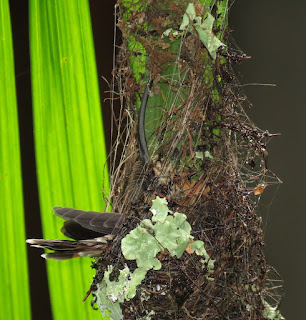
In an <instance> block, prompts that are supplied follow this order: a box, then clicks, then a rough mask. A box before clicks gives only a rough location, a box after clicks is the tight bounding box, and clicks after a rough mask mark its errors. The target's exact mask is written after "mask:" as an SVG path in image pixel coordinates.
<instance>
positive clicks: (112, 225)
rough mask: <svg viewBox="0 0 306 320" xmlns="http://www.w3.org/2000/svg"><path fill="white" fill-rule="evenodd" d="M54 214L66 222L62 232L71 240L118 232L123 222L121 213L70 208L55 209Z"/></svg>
mask: <svg viewBox="0 0 306 320" xmlns="http://www.w3.org/2000/svg"><path fill="white" fill-rule="evenodd" d="M53 211H54V214H55V215H56V216H58V217H60V218H62V219H64V220H66V221H65V223H64V226H63V227H62V229H61V231H62V233H63V234H64V235H66V236H67V237H69V238H72V239H76V240H82V239H92V238H97V237H101V236H103V235H108V234H113V233H115V232H117V231H118V230H119V229H120V228H121V226H122V222H123V216H122V215H121V214H119V213H105V212H96V211H84V210H78V209H73V208H70V207H54V208H53Z"/></svg>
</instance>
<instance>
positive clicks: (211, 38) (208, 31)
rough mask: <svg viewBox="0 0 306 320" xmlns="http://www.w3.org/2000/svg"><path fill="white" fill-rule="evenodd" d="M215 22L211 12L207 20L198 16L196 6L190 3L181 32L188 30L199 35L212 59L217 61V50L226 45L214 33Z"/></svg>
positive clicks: (207, 15)
mask: <svg viewBox="0 0 306 320" xmlns="http://www.w3.org/2000/svg"><path fill="white" fill-rule="evenodd" d="M214 22H215V19H214V17H213V16H212V15H211V14H210V13H209V12H207V13H206V18H205V19H202V17H198V16H196V11H195V6H194V4H193V3H189V4H188V6H187V9H186V13H185V14H184V16H183V21H182V24H181V26H180V30H188V31H189V32H191V33H195V34H197V35H198V37H199V38H200V40H201V41H202V43H203V44H204V46H205V47H206V48H207V50H208V52H209V54H210V55H211V57H212V58H213V59H216V51H217V49H218V48H219V47H221V46H225V45H224V44H223V43H222V42H221V41H220V40H219V39H218V38H217V37H216V36H215V35H214V34H213V32H212V28H213V24H214Z"/></svg>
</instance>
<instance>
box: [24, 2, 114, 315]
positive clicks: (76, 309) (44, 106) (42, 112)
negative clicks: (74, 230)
mask: <svg viewBox="0 0 306 320" xmlns="http://www.w3.org/2000/svg"><path fill="white" fill-rule="evenodd" d="M30 49H31V50H30V53H31V74H32V95H33V116H34V132H35V151H36V163H37V175H38V187H39V197H40V208H41V214H42V222H43V233H44V237H45V238H51V239H52V238H53V239H54V238H61V237H63V236H62V235H61V233H60V228H61V225H62V221H60V219H58V218H56V217H55V216H54V215H53V214H52V209H51V208H52V207H53V206H57V205H59V206H71V207H76V208H80V209H84V210H97V211H99V210H102V209H103V206H104V203H103V201H102V194H101V190H102V189H103V187H104V188H105V189H106V190H107V189H108V177H107V175H106V171H107V170H106V168H105V169H104V178H105V180H104V182H103V166H104V165H105V163H106V150H105V144H104V137H103V127H102V117H101V107H100V98H99V90H98V76H97V72H96V63H95V55H94V46H93V39H92V30H91V21H90V14H89V7H88V1H87V0H79V1H75V0H65V1H61V0H52V1H40V0H31V1H30ZM89 266H90V261H89V260H86V259H84V260H83V259H76V260H73V261H63V262H61V263H58V262H56V261H47V269H48V278H49V288H50V296H51V303H52V310H53V319H55V320H56V319H63V315H65V319H73V320H75V319H96V318H100V315H99V314H98V313H95V312H93V310H92V308H91V306H90V303H88V302H87V303H86V304H82V299H83V298H84V296H85V294H86V292H87V290H88V289H89V286H90V280H91V278H92V271H91V270H90V268H89Z"/></svg>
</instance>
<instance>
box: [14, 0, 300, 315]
mask: <svg viewBox="0 0 306 320" xmlns="http://www.w3.org/2000/svg"><path fill="white" fill-rule="evenodd" d="M63 1H64V0H63ZM114 3H115V1H114V0H108V1H101V0H90V6H91V14H92V24H93V32H94V39H95V46H96V58H97V65H98V75H99V83H100V88H101V92H102V90H106V89H107V88H106V86H105V83H104V81H103V80H102V75H103V76H105V77H106V78H108V79H110V72H111V68H112V50H113V34H112V32H113V7H114ZM10 6H11V19H12V28H13V37H14V52H15V68H16V76H17V94H18V108H19V123H20V138H21V151H22V169H23V180H24V202H25V211H26V215H27V221H26V227H27V237H28V238H33V237H35V238H39V237H41V236H42V232H41V226H40V217H39V204H38V193H37V184H36V172H35V158H34V144H33V125H32V111H31V83H30V60H29V43H28V3H27V1H17V0H11V1H10ZM305 18H306V1H298V0H292V1H281V0H270V1H267V0H257V1H252V0H236V2H235V3H234V5H233V6H232V8H231V10H230V18H229V21H230V26H231V28H232V29H233V30H234V33H233V36H234V38H235V40H236V42H237V44H238V46H239V47H240V48H241V49H242V50H243V51H244V52H245V53H246V54H247V55H250V56H252V59H251V60H250V61H247V62H244V63H243V64H242V65H240V66H238V67H237V68H236V70H237V73H238V74H239V76H240V79H241V83H242V84H245V83H254V82H256V83H274V84H276V85H277V86H276V87H262V86H247V87H245V92H246V93H247V95H248V97H249V100H250V101H251V102H252V103H253V105H254V107H253V108H252V109H250V110H248V114H249V115H250V116H251V119H253V121H254V122H255V124H256V125H257V126H259V127H260V128H262V129H268V130H269V131H270V132H272V133H273V132H281V133H282V136H281V137H277V138H274V139H272V141H270V143H269V144H268V151H269V167H270V169H272V171H274V172H275V173H276V174H277V175H278V176H279V177H280V178H281V179H282V181H283V182H284V183H283V184H282V185H280V186H278V187H270V188H267V189H266V190H265V192H264V194H263V196H262V200H261V204H260V209H259V214H260V215H262V216H263V219H264V221H265V225H266V227H265V239H266V244H267V248H266V257H267V259H268V263H269V264H270V265H273V266H274V267H275V268H276V269H277V270H278V271H279V273H280V274H281V275H282V277H283V279H284V280H285V296H284V298H283V301H282V304H281V311H282V313H283V315H284V316H285V317H286V319H287V320H288V319H291V320H299V319H301V320H302V319H306V312H305V307H304V304H305V302H306V299H305V298H306V286H305V283H306V282H305V272H306V255H305V253H306V252H305V251H306V250H305V243H306V236H305V232H304V230H305V223H306V221H305V218H304V217H305V213H304V210H305V207H306V206H305V199H306V196H305V191H306V190H305V182H304V181H305V178H306V169H305V167H306V166H305V164H306V152H305V150H306V149H305V143H304V141H305V133H306V130H305V129H306V108H305V107H306V105H305V102H306V87H305V82H306V81H305V78H306V68H305V64H306V63H305V61H306V59H305V58H306V53H305V52H306V39H305V23H304V22H305ZM103 97H105V96H103V95H101V99H103ZM103 115H104V124H105V129H106V130H107V127H108V126H107V123H108V121H109V120H108V119H109V115H110V112H109V108H108V107H105V108H104V109H103ZM28 253H29V268H30V281H31V303H32V315H33V319H34V320H39V319H44V320H47V319H51V309H50V303H49V295H48V285H47V278H46V269H45V261H44V259H41V258H40V256H39V254H37V252H35V251H34V250H33V251H32V250H31V251H28ZM42 279H43V280H42Z"/></svg>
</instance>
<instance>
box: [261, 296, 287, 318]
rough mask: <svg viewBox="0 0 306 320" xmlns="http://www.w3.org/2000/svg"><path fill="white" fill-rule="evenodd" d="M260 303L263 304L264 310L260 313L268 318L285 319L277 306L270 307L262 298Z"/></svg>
mask: <svg viewBox="0 0 306 320" xmlns="http://www.w3.org/2000/svg"><path fill="white" fill-rule="evenodd" d="M262 303H263V305H264V307H265V308H264V310H263V312H262V315H263V316H264V317H265V318H266V319H269V320H285V319H284V317H283V316H282V315H281V313H280V311H279V310H278V309H277V307H272V306H271V305H270V304H269V303H268V302H267V301H265V300H264V299H263V298H262Z"/></svg>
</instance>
